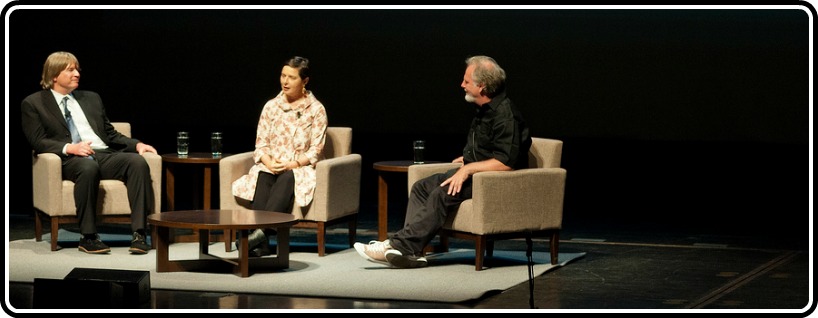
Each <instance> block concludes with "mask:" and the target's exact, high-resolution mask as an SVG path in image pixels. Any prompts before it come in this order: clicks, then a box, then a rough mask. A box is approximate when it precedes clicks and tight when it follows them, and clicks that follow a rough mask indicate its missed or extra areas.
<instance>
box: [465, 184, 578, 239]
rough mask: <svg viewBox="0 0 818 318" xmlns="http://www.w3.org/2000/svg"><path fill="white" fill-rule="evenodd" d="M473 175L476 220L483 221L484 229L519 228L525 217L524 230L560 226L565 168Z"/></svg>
mask: <svg viewBox="0 0 818 318" xmlns="http://www.w3.org/2000/svg"><path fill="white" fill-rule="evenodd" d="M472 177H473V178H474V180H473V182H474V186H473V189H472V191H473V192H472V194H473V196H472V201H473V203H472V204H473V209H474V214H475V220H476V221H477V223H479V224H486V225H487V231H503V230H516V231H519V230H521V229H520V228H519V226H520V222H519V221H520V220H528V221H527V222H526V223H527V224H528V226H529V228H527V229H525V230H533V231H536V230H545V229H554V228H557V229H558V228H561V227H562V208H563V200H564V197H565V196H564V194H565V178H566V170H565V169H563V168H532V169H521V170H515V171H505V172H500V171H490V172H480V173H476V174H474V175H473V176H472Z"/></svg>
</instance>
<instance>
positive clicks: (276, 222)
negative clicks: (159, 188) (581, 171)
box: [148, 210, 298, 277]
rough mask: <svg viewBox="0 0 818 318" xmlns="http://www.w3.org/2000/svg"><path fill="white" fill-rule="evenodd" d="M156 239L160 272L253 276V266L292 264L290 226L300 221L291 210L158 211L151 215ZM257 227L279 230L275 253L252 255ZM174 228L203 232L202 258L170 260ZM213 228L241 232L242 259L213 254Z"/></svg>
mask: <svg viewBox="0 0 818 318" xmlns="http://www.w3.org/2000/svg"><path fill="white" fill-rule="evenodd" d="M148 223H150V224H151V225H152V228H153V237H154V238H156V271H157V272H160V273H161V272H178V271H225V270H226V271H232V272H233V273H234V274H236V275H238V276H240V277H248V276H250V269H251V268H252V269H254V270H255V269H261V268H264V269H281V268H288V267H289V266H290V227H292V226H293V224H295V223H298V220H297V219H296V218H295V216H293V215H292V214H289V213H280V212H270V211H258V210H250V211H242V210H186V211H168V212H162V213H154V214H151V215H149V216H148ZM257 228H275V229H276V232H277V234H276V254H275V256H274V257H273V256H264V257H258V258H256V257H254V258H250V257H249V253H248V252H249V251H248V244H249V243H248V237H249V231H250V230H255V229H257ZM171 229H191V230H194V231H197V232H199V258H198V259H189V260H173V261H171V260H170V253H169V248H170V243H171V241H170V238H171V235H170V232H171ZM210 230H222V231H225V232H227V231H240V232H241V241H240V243H239V244H240V245H241V247H240V248H239V257H238V258H222V257H219V256H216V255H213V254H210V252H209V250H208V246H209V245H210V242H209V241H208V239H207V238H208V237H209V232H210Z"/></svg>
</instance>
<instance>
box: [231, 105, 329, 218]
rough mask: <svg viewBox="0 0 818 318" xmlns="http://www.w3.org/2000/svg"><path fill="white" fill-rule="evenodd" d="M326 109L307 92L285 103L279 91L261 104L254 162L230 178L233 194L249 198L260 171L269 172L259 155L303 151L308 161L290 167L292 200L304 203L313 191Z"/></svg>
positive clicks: (290, 156)
mask: <svg viewBox="0 0 818 318" xmlns="http://www.w3.org/2000/svg"><path fill="white" fill-rule="evenodd" d="M327 125H328V122H327V112H326V110H325V109H324V105H323V104H321V102H319V101H318V99H316V98H315V96H314V95H313V94H312V92H308V93H307V96H306V97H305V98H302V99H301V100H299V101H297V102H296V103H295V104H289V103H287V99H286V97H285V96H284V94H283V92H282V93H279V94H278V96H276V97H275V98H273V99H271V100H269V101H267V103H266V104H264V109H262V111H261V117H260V118H259V121H258V128H257V130H256V149H255V151H253V160H254V161H255V163H256V164H255V165H254V166H253V167H252V168H250V171H249V172H248V173H247V174H246V175H244V176H242V177H240V178H239V179H238V180H236V181H234V182H233V188H232V190H233V195H235V196H237V197H240V198H243V199H246V200H250V201H252V200H253V196H254V195H255V193H256V183H257V181H258V173H259V172H260V171H264V172H268V173H269V172H270V170H269V169H267V167H266V166H264V163H262V162H261V157H262V156H265V155H271V156H272V157H273V159H275V160H276V161H278V162H287V161H292V160H295V159H296V158H297V157H298V156H299V155H301V154H304V155H305V156H306V157H307V158H309V159H310V164H308V165H305V166H302V167H298V168H296V169H294V170H293V175H294V176H295V189H294V190H295V202H296V203H297V204H298V206H301V207H304V206H307V205H309V204H310V202H312V198H313V194H314V193H315V164H316V163H317V162H318V161H319V160H321V159H323V150H324V142H325V141H326V138H327V136H326V132H327Z"/></svg>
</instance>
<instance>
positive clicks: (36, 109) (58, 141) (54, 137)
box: [22, 89, 139, 159]
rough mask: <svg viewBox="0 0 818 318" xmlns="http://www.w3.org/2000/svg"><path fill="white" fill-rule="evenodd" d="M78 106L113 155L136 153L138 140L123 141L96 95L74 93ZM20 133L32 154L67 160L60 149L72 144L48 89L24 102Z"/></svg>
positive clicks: (88, 92)
mask: <svg viewBox="0 0 818 318" xmlns="http://www.w3.org/2000/svg"><path fill="white" fill-rule="evenodd" d="M71 94H72V95H74V98H75V99H76V100H77V102H79V104H80V107H82V111H83V112H84V113H85V117H87V119H88V123H90V124H91V127H92V128H93V129H94V132H95V133H96V134H97V136H99V138H101V139H102V141H103V142H105V144H106V145H108V147H109V149H110V150H112V151H130V152H136V144H137V143H138V142H139V140H137V139H133V138H128V137H125V135H123V134H121V133H119V132H118V131H116V129H114V126H113V125H111V122H110V121H109V120H108V115H107V114H105V106H103V105H102V99H101V98H100V97H99V94H97V93H94V92H91V91H79V90H75V91H74V92H72V93H71ZM22 113H23V133H24V134H25V135H26V139H27V140H28V143H29V145H31V148H32V149H34V152H35V153H43V152H50V153H55V154H57V155H59V156H60V157H62V158H63V159H66V158H67V156H66V155H64V154H63V153H62V148H63V146H65V144H66V143H71V132H70V131H68V124H66V123H65V117H63V115H62V111H60V106H59V105H58V104H57V101H56V100H54V94H52V93H51V90H50V89H44V90H41V91H39V92H36V93H34V94H31V95H28V97H26V98H25V99H23V105H22Z"/></svg>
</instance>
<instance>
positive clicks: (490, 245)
mask: <svg viewBox="0 0 818 318" xmlns="http://www.w3.org/2000/svg"><path fill="white" fill-rule="evenodd" d="M492 256H494V241H493V240H486V257H492Z"/></svg>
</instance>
